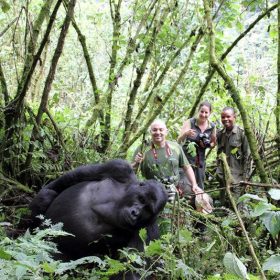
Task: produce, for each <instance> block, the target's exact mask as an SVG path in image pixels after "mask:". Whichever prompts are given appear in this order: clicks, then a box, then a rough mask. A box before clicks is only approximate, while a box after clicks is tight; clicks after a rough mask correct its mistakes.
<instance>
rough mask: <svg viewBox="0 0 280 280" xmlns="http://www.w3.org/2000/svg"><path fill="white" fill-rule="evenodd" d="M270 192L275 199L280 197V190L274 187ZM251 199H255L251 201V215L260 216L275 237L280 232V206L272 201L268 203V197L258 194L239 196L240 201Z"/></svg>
mask: <svg viewBox="0 0 280 280" xmlns="http://www.w3.org/2000/svg"><path fill="white" fill-rule="evenodd" d="M268 193H269V194H270V195H271V197H272V198H273V199H275V200H278V199H280V197H279V190H274V189H272V190H270V191H269V192H268ZM250 200H253V202H251V203H250V207H251V209H252V211H251V213H250V215H251V216H252V217H259V218H260V220H261V221H262V223H263V224H264V226H265V227H266V228H267V230H268V231H269V232H270V233H271V234H272V236H273V237H274V238H275V237H276V236H277V235H278V233H279V232H280V211H279V208H277V207H276V206H274V205H273V204H271V203H268V202H267V199H266V198H261V197H259V196H257V195H251V194H245V195H243V196H242V197H240V198H239V202H241V201H243V202H248V201H250ZM256 202H257V203H256Z"/></svg>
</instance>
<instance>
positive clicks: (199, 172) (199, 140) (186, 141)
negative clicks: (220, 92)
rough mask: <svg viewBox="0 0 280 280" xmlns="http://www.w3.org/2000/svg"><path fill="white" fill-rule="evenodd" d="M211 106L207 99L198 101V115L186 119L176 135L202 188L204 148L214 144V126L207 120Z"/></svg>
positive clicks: (212, 146) (211, 146)
mask: <svg viewBox="0 0 280 280" xmlns="http://www.w3.org/2000/svg"><path fill="white" fill-rule="evenodd" d="M211 112H212V106H211V104H210V103H209V102H208V101H204V102H202V103H200V105H199V107H198V116H197V117H194V118H190V119H188V120H186V121H185V122H184V124H183V127H182V129H181V132H180V135H179V137H178V143H179V144H181V145H182V147H183V151H184V153H185V155H186V157H187V159H188V161H189V163H190V164H191V165H192V168H193V170H194V174H195V178H196V181H197V184H198V186H199V187H200V188H201V189H204V179H205V166H206V164H205V160H206V157H205V150H206V149H207V148H210V149H212V148H214V147H215V145H216V127H215V124H214V123H213V122H210V121H209V117H210V115H211Z"/></svg>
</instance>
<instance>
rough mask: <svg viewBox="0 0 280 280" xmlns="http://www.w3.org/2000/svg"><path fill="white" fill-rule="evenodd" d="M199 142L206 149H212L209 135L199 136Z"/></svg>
mask: <svg viewBox="0 0 280 280" xmlns="http://www.w3.org/2000/svg"><path fill="white" fill-rule="evenodd" d="M197 140H198V141H201V142H202V143H203V145H204V147H205V148H210V142H211V141H210V139H209V135H208V134H206V133H199V134H198V139H197Z"/></svg>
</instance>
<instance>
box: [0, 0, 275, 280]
mask: <svg viewBox="0 0 280 280" xmlns="http://www.w3.org/2000/svg"><path fill="white" fill-rule="evenodd" d="M279 5H280V1H279V0H243V1H242V0H232V1H225V0H216V1H215V0H203V1H202V0H198V1H197V0H164V1H163V0H147V1H146V0H84V1H76V0H69V1H67V0H65V1H61V0H55V1H54V0H22V1H14V0H0V96H1V97H0V116H1V117H0V176H1V177H0V202H1V203H0V215H1V218H0V223H1V225H3V226H4V225H5V223H6V222H9V223H11V224H12V225H13V226H15V227H16V224H17V223H18V221H19V219H20V217H21V215H22V214H23V213H24V212H25V211H26V208H27V205H28V203H29V201H30V199H31V197H32V196H33V195H34V193H35V192H37V191H38V190H39V189H40V188H41V187H42V186H43V185H44V184H46V183H47V182H49V181H50V180H51V179H54V178H56V177H58V176H59V175H61V174H62V173H64V172H65V171H67V170H70V169H73V168H74V167H77V166H79V165H82V164H85V163H95V162H103V161H105V160H108V159H113V158H125V159H128V160H129V161H131V157H132V154H133V152H134V150H135V148H136V147H137V146H138V145H139V144H141V143H142V142H143V141H144V139H146V138H148V137H149V134H148V133H147V131H148V128H149V125H150V124H151V123H152V121H153V120H155V119H157V118H160V119H163V120H164V121H166V123H167V126H168V128H169V134H168V139H171V140H174V141H176V139H177V137H178V133H179V131H180V128H181V126H182V124H183V122H184V121H185V120H186V119H187V118H189V117H191V116H194V115H195V114H196V110H197V108H198V105H199V103H200V102H201V101H203V100H208V101H210V102H211V103H212V105H213V107H214V109H213V113H212V114H211V120H212V121H213V122H215V123H216V125H217V127H218V128H221V127H222V125H221V121H220V112H221V110H222V108H224V107H225V106H231V107H234V108H235V109H236V111H237V112H238V117H237V122H238V124H239V125H240V126H242V127H243V128H244V131H245V134H246V136H247V138H248V142H249V146H250V149H251V156H252V173H251V177H250V182H251V183H252V184H254V183H257V184H259V185H258V187H252V186H251V188H250V190H249V192H250V193H251V194H250V195H251V199H255V200H254V202H255V203H256V204H255V205H253V206H252V205H251V207H258V210H256V209H255V208H254V209H255V210H254V211H255V212H254V213H255V215H253V216H254V218H253V219H254V221H253V222H252V220H250V222H248V224H250V226H251V227H253V229H252V228H251V233H252V236H251V239H253V245H254V246H255V251H256V252H255V253H256V256H255V257H256V258H254V256H253V254H250V253H248V250H246V248H247V247H246V246H247V245H248V246H249V248H250V247H251V245H252V244H249V243H248V244H247V243H246V242H247V241H245V242H244V240H247V239H242V238H245V237H241V236H242V234H241V235H240V236H239V237H238V238H236V237H235V235H236V232H235V233H233V231H234V230H233V229H235V228H236V226H237V225H238V219H237V217H236V216H235V215H234V213H233V212H231V213H230V214H229V216H226V217H222V216H223V215H222V216H220V217H213V220H211V221H210V223H211V222H212V223H213V224H212V234H213V236H216V239H215V238H214V237H213V239H212V241H211V242H212V243H211V242H208V243H207V242H206V243H203V242H202V241H197V239H195V238H194V237H191V234H190V232H191V230H190V231H187V232H183V237H182V238H181V239H180V242H183V243H184V244H182V243H180V242H179V240H177V241H176V242H179V243H180V246H181V247H180V246H179V247H180V248H181V249H182V247H184V246H185V247H184V248H183V249H182V250H179V251H180V252H176V253H177V255H176V254H175V253H174V256H172V257H171V255H169V256H168V260H169V261H170V262H169V263H168V262H167V261H166V263H168V264H169V267H165V269H166V270H165V272H163V271H161V273H162V275H164V273H166V275H165V277H167V278H165V279H187V278H188V277H189V279H196V278H197V279H235V278H230V277H237V278H236V279H240V278H238V277H241V279H249V278H246V277H251V278H250V279H265V275H264V274H263V273H260V271H266V273H267V276H266V277H268V278H267V279H280V278H276V277H279V272H280V270H279V267H280V255H279V253H280V251H279V248H280V247H279V246H280V237H279V232H280V212H278V209H279V208H277V205H279V203H278V200H279V198H280V197H279V194H278V193H276V194H275V193H272V195H271V197H270V196H269V199H268V200H266V198H264V197H265V193H267V191H268V190H269V189H268V187H270V186H273V185H274V186H275V188H277V186H278V188H279V182H280V164H279V161H280V6H279ZM215 161H216V150H215V149H214V150H212V151H211V153H209V155H208V158H207V166H208V167H207V172H208V182H207V188H208V189H215V188H216V187H217V185H216V182H215V175H214V173H215ZM211 178H212V180H210V179H211ZM263 186H266V187H263ZM256 189H258V190H259V191H260V189H261V191H260V192H259V193H257V192H256ZM264 190H265V192H264ZM260 194H261V195H260ZM257 195H260V196H257ZM256 197H258V199H256ZM247 199H249V198H247ZM257 202H258V203H259V204H258V205H257ZM277 203H278V204H277ZM186 209H187V208H184V209H183V210H180V211H183V212H184V213H185V214H186V213H187V214H188V215H193V216H195V215H198V214H195V213H194V212H193V211H192V210H189V209H188V210H186ZM258 211H259V212H258ZM267 211H270V212H269V213H270V214H271V213H272V214H273V217H272V216H269V215H268V214H267V213H268V212H267ZM187 214H186V215H187ZM263 214H265V215H266V216H265V217H264V216H262V215H263ZM188 215H187V217H188ZM268 216H269V218H268ZM222 218H225V220H219V219H222ZM247 218H248V217H247ZM186 219H187V220H188V219H189V218H186ZM206 220H207V219H206ZM206 222H209V221H208V220H207V221H206ZM223 223H224V224H223ZM221 224H223V225H224V228H222V229H221V228H219V226H218V225H221ZM254 225H255V227H254ZM189 226H190V227H192V225H191V224H189ZM216 227H217V228H216ZM210 228H211V227H210ZM231 231H232V232H231ZM248 231H249V232H250V230H248ZM178 232H179V229H178ZM1 234H2V233H1ZM4 234H5V233H4V231H3V236H4ZM209 235H211V234H209ZM237 235H238V234H237ZM271 235H272V237H271ZM29 238H31V237H29ZM169 238H170V239H168V240H165V242H167V245H166V244H161V245H162V246H164V245H166V246H167V247H166V248H169V247H168V246H169V245H170V246H171V245H172V246H174V247H176V246H175V245H174V243H173V240H171V237H169ZM249 238H250V237H249ZM36 240H37V239H36ZM182 240H183V241H182ZM36 242H38V243H39V241H38V240H37V241H36ZM42 242H43V241H42ZM176 242H175V243H176ZM244 243H245V244H244ZM176 244H177V246H178V243H176ZM5 246H8V245H7V244H6V243H5V244H4V243H3V244H1V245H0V260H1V259H2V260H6V259H9V260H11V259H13V258H14V259H15V258H16V257H15V256H14V255H13V254H12V253H11V250H12V251H13V250H15V249H11V248H10V249H9V250H10V251H9V250H8V249H5V248H6V247H5ZM9 246H10V245H9ZM38 246H40V245H38ZM215 246H216V247H215ZM245 247H246V248H245ZM166 248H165V249H166ZM194 248H197V249H196V250H198V251H199V250H200V253H199V254H198V255H197V256H192V255H191V253H190V251H191V250H193V249H194ZM185 249H186V250H187V251H188V252H189V253H186V254H185V253H184V250H185ZM266 249H269V250H268V251H267V250H266ZM168 250H169V249H166V250H165V253H164V254H165V255H164V256H165V257H167V251H168ZM228 251H230V252H231V253H230V252H228ZM249 251H250V250H249ZM8 252H9V253H8ZM250 252H251V253H252V250H251V251H250ZM34 254H35V253H34ZM34 254H33V257H34ZM162 254H163V253H162ZM7 255H10V256H12V257H7ZM175 255H176V257H175ZM178 255H179V257H178ZM224 256H225V259H224V263H227V264H228V265H226V264H225V265H224V266H225V267H227V268H229V267H233V266H234V265H235V267H237V268H236V269H235V270H234V269H232V270H231V269H228V270H227V271H228V273H232V274H231V276H228V277H229V278H222V277H227V276H222V274H223V273H225V270H223V268H222V267H223V265H222V262H223V258H224ZM236 256H238V257H239V258H241V259H242V262H243V263H244V264H245V265H246V267H247V269H248V272H250V273H251V274H252V275H250V276H248V275H247V272H246V271H245V270H246V267H245V265H243V264H242V262H241V261H240V260H239V259H238V258H237V257H236ZM126 257H127V258H129V257H128V253H127V255H126ZM269 257H270V258H272V259H269ZM26 258H27V257H26ZM211 258H212V262H213V263H214V264H215V265H214V266H215V267H213V266H211V265H210V263H211ZM34 259H35V257H34ZM256 259H257V260H259V261H260V263H261V265H263V264H264V266H262V269H261V268H260V267H261V266H258V265H256V264H255V261H256ZM130 261H131V260H130ZM10 263H11V262H10ZM45 263H46V262H45ZM45 263H44V265H45V266H42V265H41V264H40V262H39V263H38V266H36V268H35V265H34V267H33V272H34V271H35V272H34V275H35V274H36V273H37V275H39V274H40V273H42V274H43V273H45V274H50V275H54V274H55V273H58V272H57V271H58V270H57V267H54V266H53V267H52V268H51V264H49V266H48V267H47V265H46V264H45ZM128 263H129V262H128ZM229 263H230V264H229ZM52 264H53V263H52ZM29 265H30V264H29ZM77 265H78V264H77ZM111 265H112V263H111ZM112 266H113V265H112ZM175 266H176V267H177V268H178V267H179V268H180V269H181V270H180V269H179V270H180V272H178V271H179V270H178V271H177V270H176V271H177V272H174V271H175V268H174V267H175ZM5 267H6V270H5V271H4V270H3V271H4V272H2V274H1V272H0V275H2V277H4V276H5V277H6V276H7V275H12V271H14V269H13V267H16V264H12V263H11V264H10V266H8V265H7V264H6V266H5ZM7 267H8V268H7ZM42 267H43V268H42ZM72 268H74V266H73V267H72ZM173 268H174V270H173ZM52 269H53V270H52ZM162 270H163V269H162ZM237 270H238V271H237ZM7 271H9V272H7ZM15 271H18V270H17V269H15ZM26 271H28V269H27V268H25V272H26ZM42 271H43V272H42ZM62 271H63V269H62ZM182 271H183V272H184V273H183V272H182ZM244 271H245V272H244ZM63 272H65V270H64V271H63ZM63 272H62V273H63ZM5 273H6V274H5ZM9 273H10V274H9ZM17 273H18V275H21V274H20V273H21V272H19V271H18V272H17ZM29 273H30V272H29ZM80 273H82V272H80ZM180 273H181V274H180ZM215 274H219V275H220V276H216V277H220V278H207V277H208V276H209V277H215V276H214V275H215ZM233 274H234V275H235V276H233ZM253 274H254V275H260V277H261V278H257V277H258V276H254V275H253ZM58 275H60V274H59V273H58ZM104 275H105V274H104ZM104 275H103V277H106V275H105V276H104ZM108 275H109V274H108ZM202 275H204V278H203V276H202ZM206 275H207V276H206ZM211 275H212V276H211ZM244 275H245V276H244ZM21 276H22V277H23V276H24V273H23V274H22V275H21ZM109 276H110V275H109ZM30 277H31V276H30ZM50 277H52V276H50ZM84 277H85V276H84ZM88 277H89V276H88ZM100 277H101V276H100ZM180 277H181V278H180ZM242 277H243V278H242ZM252 277H256V278H252ZM81 278H82V277H81ZM1 279H4V278H1ZM17 279H21V278H17ZM40 279H41V278H40ZM49 279H53V278H49ZM84 279H89V278H86V277H85V278H84ZM158 279H164V278H158Z"/></svg>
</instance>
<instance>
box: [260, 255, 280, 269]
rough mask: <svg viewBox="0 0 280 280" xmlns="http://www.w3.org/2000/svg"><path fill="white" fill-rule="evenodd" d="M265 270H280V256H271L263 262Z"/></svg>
mask: <svg viewBox="0 0 280 280" xmlns="http://www.w3.org/2000/svg"><path fill="white" fill-rule="evenodd" d="M263 270H271V271H274V272H280V256H271V257H269V258H268V259H267V260H266V261H265V262H264V264H263Z"/></svg>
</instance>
